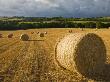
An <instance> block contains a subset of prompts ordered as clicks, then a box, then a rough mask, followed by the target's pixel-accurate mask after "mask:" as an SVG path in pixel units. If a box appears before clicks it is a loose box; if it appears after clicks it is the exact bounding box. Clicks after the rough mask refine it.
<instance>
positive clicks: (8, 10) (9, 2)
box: [0, 0, 110, 17]
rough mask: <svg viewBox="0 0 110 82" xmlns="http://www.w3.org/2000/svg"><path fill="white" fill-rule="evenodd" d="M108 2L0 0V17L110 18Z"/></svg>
mask: <svg viewBox="0 0 110 82" xmlns="http://www.w3.org/2000/svg"><path fill="white" fill-rule="evenodd" d="M109 5H110V0H0V16H31V17H56V16H63V17H100V16H110V6H109Z"/></svg>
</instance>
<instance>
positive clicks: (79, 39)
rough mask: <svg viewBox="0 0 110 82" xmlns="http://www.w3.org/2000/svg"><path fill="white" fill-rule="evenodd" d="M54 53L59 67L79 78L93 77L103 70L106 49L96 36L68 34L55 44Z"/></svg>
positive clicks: (91, 34) (90, 34)
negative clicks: (79, 76)
mask: <svg viewBox="0 0 110 82" xmlns="http://www.w3.org/2000/svg"><path fill="white" fill-rule="evenodd" d="M55 52H56V60H57V62H58V64H59V65H60V66H61V67H63V68H65V69H67V70H70V71H72V72H76V73H77V74H79V75H81V76H82V75H83V76H88V77H93V76H95V75H98V74H101V73H102V71H103V69H104V65H105V61H106V48H105V45H104V42H103V40H102V39H101V38H100V37H99V36H98V35H96V34H93V33H86V34H85V33H75V34H70V35H68V36H66V37H64V38H63V39H62V40H61V41H60V42H59V43H58V44H57V46H56V48H55Z"/></svg>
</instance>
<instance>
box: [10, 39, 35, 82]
mask: <svg viewBox="0 0 110 82" xmlns="http://www.w3.org/2000/svg"><path fill="white" fill-rule="evenodd" d="M35 50H36V48H35V45H34V41H31V42H30V46H29V48H28V51H27V52H26V55H25V56H24V57H23V60H22V61H21V63H20V64H19V67H18V69H17V71H16V74H15V76H14V77H13V80H12V82H16V81H19V82H20V81H21V82H30V77H31V75H32V74H31V68H32V60H33V59H34V56H35V55H36V54H35Z"/></svg>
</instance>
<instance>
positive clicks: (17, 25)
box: [0, 21, 110, 30]
mask: <svg viewBox="0 0 110 82" xmlns="http://www.w3.org/2000/svg"><path fill="white" fill-rule="evenodd" d="M109 27H110V23H102V22H82V23H78V22H68V21H60V22H16V21H0V30H20V29H22V30H26V29H35V28H109Z"/></svg>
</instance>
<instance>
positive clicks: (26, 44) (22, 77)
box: [0, 28, 110, 82]
mask: <svg viewBox="0 0 110 82" xmlns="http://www.w3.org/2000/svg"><path fill="white" fill-rule="evenodd" d="M69 30H72V33H96V34H97V35H99V36H100V37H101V38H102V39H103V41H104V43H105V45H106V54H107V58H106V63H107V66H106V67H105V70H104V73H103V74H102V76H99V77H96V79H91V78H86V77H82V78H81V77H78V76H77V74H76V73H73V72H70V71H68V70H66V69H63V68H61V67H60V66H59V65H58V63H57V62H56V59H55V47H56V44H57V42H58V41H59V40H60V39H61V38H63V37H64V36H65V35H68V34H71V33H69ZM31 32H33V34H32V33H31ZM37 32H47V34H45V35H44V37H40V36H39V34H37ZM11 33H13V35H14V36H13V37H12V38H8V37H7V35H8V34H11ZM0 34H2V35H3V38H0V82H95V80H101V81H103V82H104V81H105V82H106V81H110V79H109V77H110V66H109V64H110V29H87V28H86V29H84V30H83V31H82V30H81V29H80V28H77V29H76V28H62V29H61V28H49V29H34V30H33V29H30V30H25V31H24V30H18V31H0ZM21 34H28V35H29V37H30V38H29V41H21V40H20V36H21Z"/></svg>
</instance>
